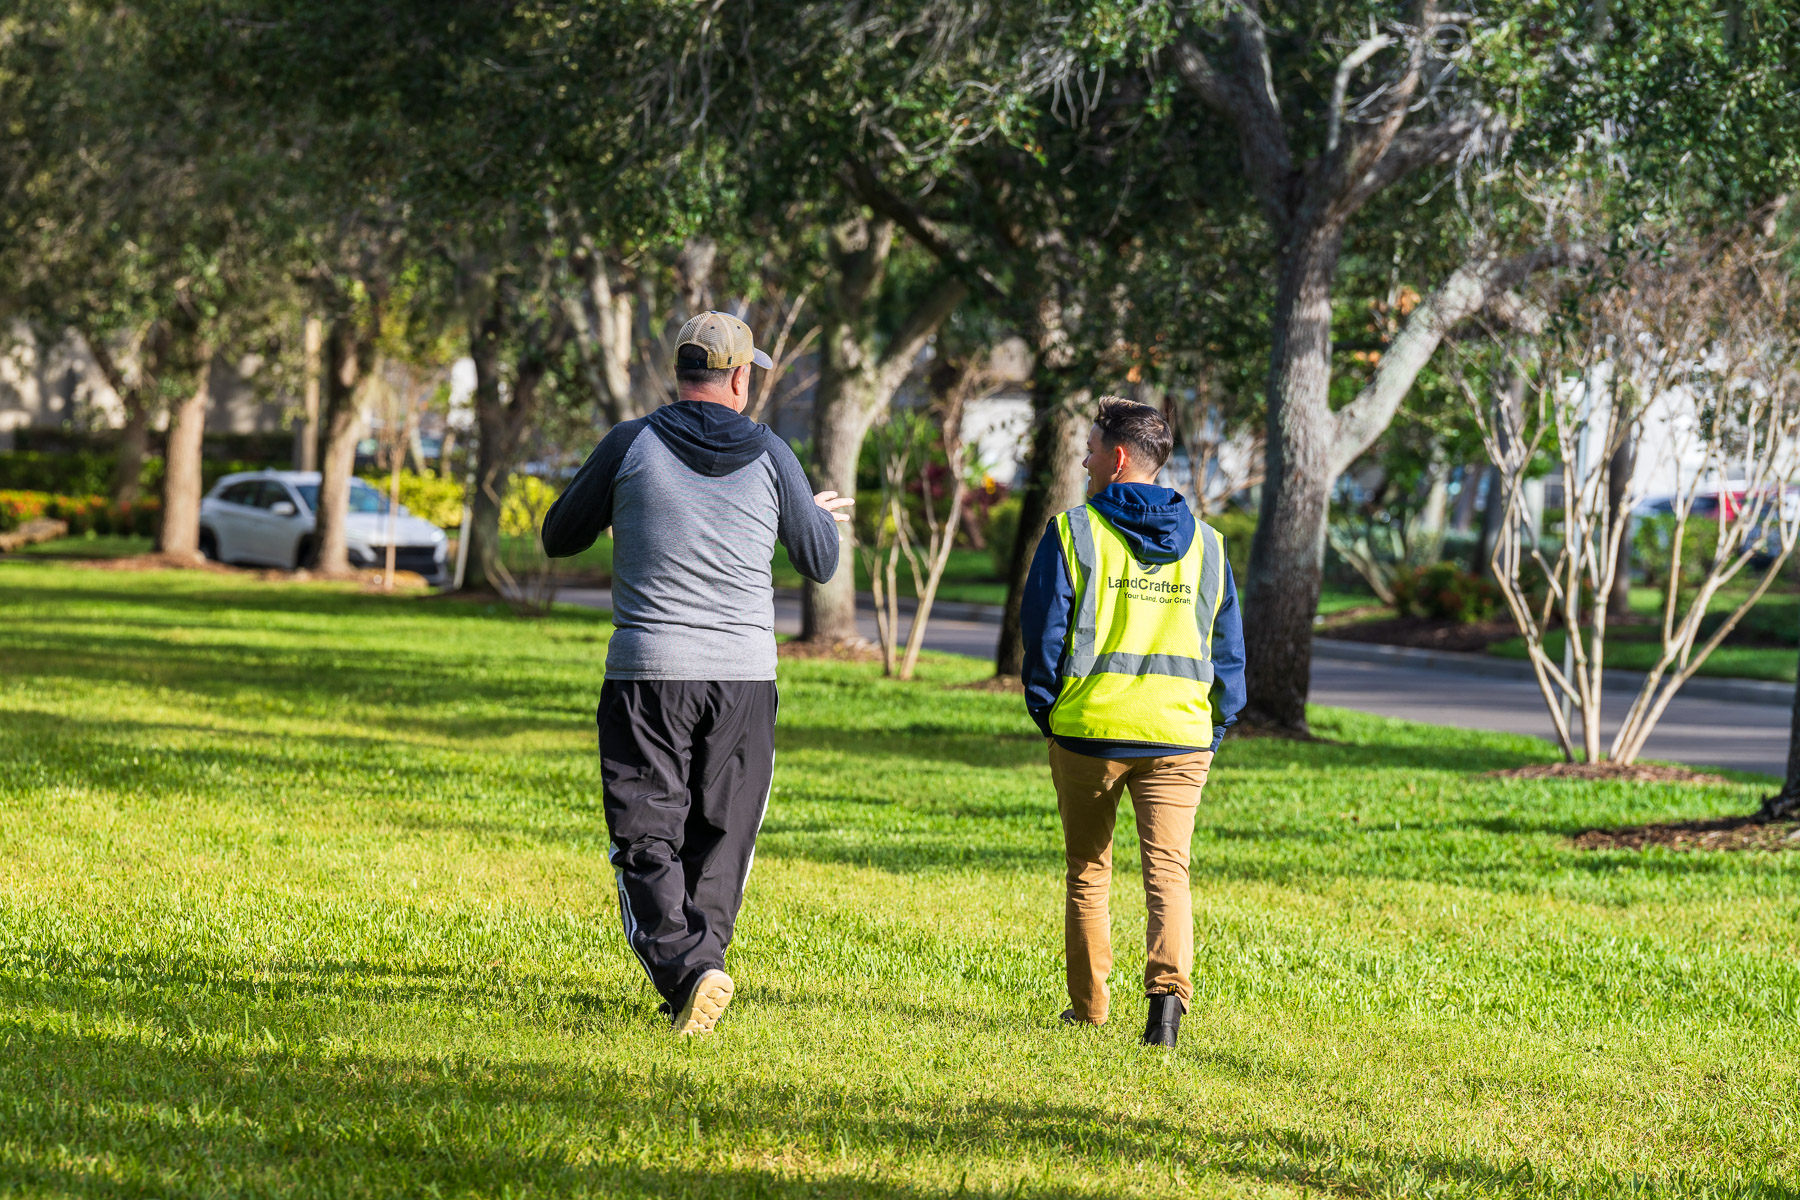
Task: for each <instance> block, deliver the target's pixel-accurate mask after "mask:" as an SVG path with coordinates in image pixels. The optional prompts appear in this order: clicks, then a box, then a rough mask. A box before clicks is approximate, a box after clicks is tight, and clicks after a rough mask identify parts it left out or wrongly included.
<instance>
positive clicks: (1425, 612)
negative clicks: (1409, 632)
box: [1392, 562, 1500, 623]
mask: <svg viewBox="0 0 1800 1200" xmlns="http://www.w3.org/2000/svg"><path fill="white" fill-rule="evenodd" d="M1392 586H1393V589H1394V608H1395V610H1396V611H1398V612H1400V613H1401V614H1403V615H1407V616H1415V617H1430V618H1432V619H1433V620H1438V621H1460V622H1464V623H1467V622H1473V621H1485V620H1487V619H1488V618H1489V617H1491V616H1493V615H1494V613H1495V612H1497V611H1498V610H1499V608H1500V591H1499V589H1498V588H1497V587H1495V586H1494V585H1493V584H1492V583H1490V582H1489V581H1488V580H1486V579H1483V578H1481V577H1480V576H1479V575H1474V574H1471V573H1470V572H1468V571H1465V570H1463V569H1462V568H1461V567H1459V566H1457V565H1456V564H1455V563H1452V562H1440V563H1433V564H1432V565H1431V566H1428V567H1401V568H1399V569H1398V570H1396V571H1395V572H1394V578H1393V583H1392Z"/></svg>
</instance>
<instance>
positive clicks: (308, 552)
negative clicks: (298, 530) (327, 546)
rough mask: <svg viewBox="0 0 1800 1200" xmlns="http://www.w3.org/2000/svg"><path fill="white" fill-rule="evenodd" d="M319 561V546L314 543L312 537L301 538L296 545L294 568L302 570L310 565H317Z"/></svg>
mask: <svg viewBox="0 0 1800 1200" xmlns="http://www.w3.org/2000/svg"><path fill="white" fill-rule="evenodd" d="M318 562H319V548H318V546H316V545H314V544H313V540H312V539H311V538H310V537H303V538H301V539H300V543H299V545H297V546H295V547H294V570H296V571H302V570H305V569H306V568H308V567H313V566H317V565H318Z"/></svg>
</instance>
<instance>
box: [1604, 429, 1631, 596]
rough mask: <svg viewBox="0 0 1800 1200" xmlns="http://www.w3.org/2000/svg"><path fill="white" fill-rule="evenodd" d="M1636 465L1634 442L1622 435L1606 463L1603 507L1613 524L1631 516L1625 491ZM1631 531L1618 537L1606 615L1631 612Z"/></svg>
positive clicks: (1628, 487)
mask: <svg viewBox="0 0 1800 1200" xmlns="http://www.w3.org/2000/svg"><path fill="white" fill-rule="evenodd" d="M1636 469H1637V442H1636V441H1635V440H1634V439H1633V438H1631V437H1626V438H1625V439H1624V440H1622V441H1621V442H1620V443H1619V448H1618V449H1617V450H1614V451H1613V454H1612V461H1611V462H1610V463H1608V464H1607V477H1606V508H1607V512H1608V514H1609V517H1608V519H1609V520H1610V521H1611V522H1612V523H1613V527H1614V528H1617V527H1618V522H1620V521H1626V522H1629V521H1630V520H1631V511H1630V510H1629V509H1628V508H1626V506H1625V501H1626V499H1627V492H1629V490H1630V488H1631V475H1632V472H1633V471H1635V470H1636ZM1630 533H1631V531H1630V530H1629V529H1627V530H1626V536H1624V537H1621V538H1620V539H1619V556H1618V561H1617V563H1616V567H1615V570H1614V572H1613V586H1612V593H1611V594H1610V595H1609V596H1607V598H1606V615H1607V616H1609V617H1628V616H1630V615H1631V537H1630Z"/></svg>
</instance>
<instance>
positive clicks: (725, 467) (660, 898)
mask: <svg viewBox="0 0 1800 1200" xmlns="http://www.w3.org/2000/svg"><path fill="white" fill-rule="evenodd" d="M752 365H755V366H758V367H762V368H764V369H767V368H768V367H769V366H770V365H771V364H770V362H769V358H768V356H767V355H766V354H764V353H763V352H762V351H761V350H758V349H756V348H755V346H754V344H753V342H752V339H751V334H750V327H749V326H748V325H745V324H744V323H743V322H742V321H740V320H738V319H737V318H736V317H733V316H731V315H730V314H728V313H716V312H712V313H702V314H701V315H700V316H697V317H695V318H694V319H693V320H691V321H689V322H688V323H687V325H686V326H684V327H683V328H682V331H681V335H680V337H679V338H678V339H677V347H676V360H675V381H676V385H677V387H678V389H679V399H678V400H676V401H675V403H673V404H667V405H664V406H663V407H662V408H659V409H657V410H656V411H655V412H653V413H651V414H650V415H649V416H647V417H643V418H640V419H638V420H635V421H626V422H624V423H622V424H620V425H617V426H615V427H614V428H613V429H612V431H611V432H609V433H608V434H607V435H606V437H605V438H603V439H602V440H601V442H600V444H599V446H597V447H595V449H594V452H593V453H592V454H590V455H589V456H588V459H587V462H586V463H584V464H583V465H582V468H581V470H580V472H579V473H578V474H577V475H576V476H575V478H574V479H573V480H572V481H571V482H570V484H569V486H568V488H567V490H565V491H564V492H563V494H562V496H561V497H560V498H559V499H558V500H557V502H556V503H555V504H554V505H553V506H552V507H551V509H550V511H549V513H548V514H546V515H545V517H544V528H543V541H544V551H545V553H547V554H549V555H550V556H552V557H565V556H568V555H571V554H579V553H580V552H581V551H583V550H585V549H587V548H588V547H589V546H591V545H593V544H594V539H595V538H596V537H598V536H599V535H600V533H601V532H603V531H604V530H605V529H607V528H608V527H609V526H610V527H611V528H612V531H613V625H614V628H615V632H614V634H613V637H612V641H611V643H610V644H609V645H608V646H607V651H606V681H605V683H604V684H603V685H602V686H601V689H600V708H599V713H598V719H599V725H600V778H601V786H602V791H603V802H604V807H605V812H606V825H607V831H608V833H609V834H610V836H611V840H612V847H611V853H610V858H611V860H612V865H613V872H614V874H615V876H616V878H617V881H618V887H619V913H620V917H621V919H622V920H623V921H624V925H625V937H626V940H627V941H629V942H630V944H631V948H632V950H633V952H634V953H636V954H637V956H638V961H639V962H640V963H642V964H643V967H644V970H645V971H646V972H647V973H648V974H649V976H650V981H651V982H652V983H653V984H654V985H655V987H656V990H657V991H659V992H660V993H662V996H663V999H664V1001H665V1005H664V1007H665V1009H666V1010H667V1011H668V1012H669V1013H670V1014H671V1017H672V1021H673V1025H674V1028H675V1030H676V1032H678V1033H682V1034H691V1033H707V1032H710V1031H711V1030H712V1028H713V1026H714V1025H715V1024H716V1023H717V1021H718V1019H719V1015H720V1014H721V1013H723V1012H724V1011H725V1006H726V1005H727V1004H729V1003H730V1002H731V995H732V991H733V988H734V986H735V985H734V984H733V982H732V979H731V976H730V975H728V974H726V973H725V950H726V948H727V947H728V946H729V945H730V944H731V934H732V929H733V926H734V925H735V924H736V922H737V914H738V909H739V907H740V906H741V905H742V904H743V900H744V884H745V882H746V881H747V880H748V878H749V875H750V864H751V861H752V859H753V858H754V857H755V852H756V834H757V831H758V830H759V829H760V828H761V826H762V820H763V814H764V812H765V811H766V810H767V808H768V803H769V786H770V780H771V778H772V776H773V773H774V766H775V711H776V706H777V702H778V701H777V696H776V691H775V592H774V586H773V583H772V580H771V578H770V572H769V563H770V559H771V557H772V556H773V554H774V550H775V543H776V541H778V540H779V541H780V542H781V544H782V545H783V546H785V547H787V552H788V559H789V561H791V562H792V563H793V564H794V566H795V567H796V568H797V569H798V570H799V571H800V573H801V574H803V575H805V576H806V577H807V578H809V579H812V580H815V581H817V582H820V583H823V582H825V581H826V580H828V579H830V578H831V576H832V575H833V574H834V573H835V572H836V570H837V566H838V530H837V522H841V521H847V520H849V514H848V513H845V512H840V511H838V510H840V509H843V508H845V507H846V506H848V505H850V504H851V503H852V501H851V500H850V499H848V498H841V497H839V496H838V495H837V493H835V492H820V493H819V494H818V495H816V496H815V495H813V494H812V491H811V487H810V485H809V484H808V483H807V480H806V474H805V472H803V471H802V470H801V469H800V464H799V462H798V460H796V459H795V458H794V453H793V451H792V450H790V449H788V447H787V445H786V443H784V442H783V441H782V440H781V439H780V438H778V437H776V436H775V435H774V434H773V433H772V432H770V430H769V428H768V427H767V426H766V425H759V424H757V423H756V422H754V421H751V420H750V419H749V418H748V417H745V416H744V415H743V409H744V405H745V404H746V403H747V402H748V400H749V398H750V368H751V366H752Z"/></svg>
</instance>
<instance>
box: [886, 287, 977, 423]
mask: <svg viewBox="0 0 1800 1200" xmlns="http://www.w3.org/2000/svg"><path fill="white" fill-rule="evenodd" d="M968 294H969V285H968V284H966V283H964V282H963V281H962V280H961V279H960V278H958V277H957V276H954V275H947V276H945V277H944V278H943V279H940V280H939V281H938V282H937V286H935V287H933V288H932V289H931V291H929V292H927V293H926V294H925V298H924V299H922V300H920V301H919V303H918V304H917V305H916V306H914V308H913V310H912V312H910V313H908V314H907V316H906V320H905V321H904V322H903V323H902V324H901V326H900V329H899V332H897V333H895V334H894V336H893V339H892V340H891V341H889V342H888V344H887V349H886V350H884V351H882V355H881V362H880V363H879V365H878V366H877V370H878V371H879V372H880V382H881V387H882V392H881V394H882V395H884V396H891V395H892V394H893V393H894V391H895V390H896V389H897V388H899V386H900V385H901V383H903V382H905V380H906V377H907V375H908V374H910V373H911V371H912V368H913V361H914V360H915V359H917V358H918V357H919V351H921V350H923V349H924V348H925V343H927V342H929V341H930V340H931V335H932V334H934V333H936V332H937V328H938V326H939V325H942V324H943V323H944V318H945V317H948V316H949V315H950V313H951V312H952V311H953V310H954V309H955V308H956V306H957V305H959V304H961V303H962V302H963V299H964V297H966V296H967V295H968Z"/></svg>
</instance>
